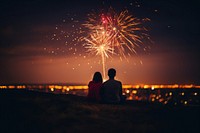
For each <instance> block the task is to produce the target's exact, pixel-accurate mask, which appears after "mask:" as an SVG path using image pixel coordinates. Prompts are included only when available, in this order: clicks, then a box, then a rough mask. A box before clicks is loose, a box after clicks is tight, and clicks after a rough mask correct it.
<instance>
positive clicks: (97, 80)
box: [92, 72, 103, 83]
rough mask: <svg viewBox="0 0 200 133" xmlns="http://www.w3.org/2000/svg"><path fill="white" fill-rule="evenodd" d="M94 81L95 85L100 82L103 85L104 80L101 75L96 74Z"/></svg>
mask: <svg viewBox="0 0 200 133" xmlns="http://www.w3.org/2000/svg"><path fill="white" fill-rule="evenodd" d="M92 81H94V82H95V83H98V82H100V83H102V82H103V79H102V76H101V73H100V72H95V73H94V76H93V79H92Z"/></svg>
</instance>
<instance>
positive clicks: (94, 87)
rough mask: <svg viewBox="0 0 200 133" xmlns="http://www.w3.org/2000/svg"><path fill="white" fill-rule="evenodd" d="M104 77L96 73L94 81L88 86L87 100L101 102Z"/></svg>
mask: <svg viewBox="0 0 200 133" xmlns="http://www.w3.org/2000/svg"><path fill="white" fill-rule="evenodd" d="M102 82H103V79H102V75H101V73H100V72H95V73H94V76H93V79H92V81H90V82H89V84H88V95H87V98H88V99H89V100H91V101H100V88H101V86H102Z"/></svg>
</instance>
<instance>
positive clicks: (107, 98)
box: [101, 68, 123, 103]
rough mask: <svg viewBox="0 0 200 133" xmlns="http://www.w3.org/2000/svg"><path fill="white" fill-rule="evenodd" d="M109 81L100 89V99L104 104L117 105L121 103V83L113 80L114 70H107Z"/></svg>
mask: <svg viewBox="0 0 200 133" xmlns="http://www.w3.org/2000/svg"><path fill="white" fill-rule="evenodd" d="M108 76H109V79H108V80H107V81H106V82H104V83H103V85H102V88H101V97H102V100H103V102H106V103H119V102H120V101H122V99H123V98H122V83H121V82H120V81H117V80H115V79H114V78H115V76H116V70H115V69H113V68H111V69H109V70H108Z"/></svg>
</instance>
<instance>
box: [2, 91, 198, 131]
mask: <svg viewBox="0 0 200 133" xmlns="http://www.w3.org/2000/svg"><path fill="white" fill-rule="evenodd" d="M199 112H200V108H199V107H170V106H163V105H158V104H151V103H146V102H127V103H125V104H121V105H107V104H98V103H92V102H88V101H87V100H86V99H85V98H84V97H78V96H73V95H55V94H47V93H41V92H32V91H27V90H0V133H7V132H11V133H16V132H20V133H22V132H27V133H40V132H43V133H46V132H47V133H62V132H63V133H65V132H73V133H74V132H89V133H90V132H95V133H98V132H99V133H100V132H101V133H102V132H110V133H112V132H123V133H124V132H127V133H129V132H131V133H172V132H173V133H199V132H200V127H199V126H200V117H199V116H200V114H199Z"/></svg>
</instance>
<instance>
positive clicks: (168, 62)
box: [0, 0, 200, 84]
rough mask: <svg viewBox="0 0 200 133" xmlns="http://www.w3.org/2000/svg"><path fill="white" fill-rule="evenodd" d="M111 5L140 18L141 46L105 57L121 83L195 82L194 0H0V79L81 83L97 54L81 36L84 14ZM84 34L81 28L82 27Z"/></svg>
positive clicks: (95, 66) (199, 79)
mask: <svg viewBox="0 0 200 133" xmlns="http://www.w3.org/2000/svg"><path fill="white" fill-rule="evenodd" d="M110 7H112V8H113V9H114V10H115V11H116V12H121V11H124V10H126V9H127V10H128V11H129V13H130V14H132V15H133V16H135V17H137V18H139V19H144V18H149V19H150V20H151V21H149V22H147V23H145V27H146V28H147V29H148V34H149V35H150V37H151V41H149V42H148V41H144V46H145V48H147V50H146V51H143V50H140V49H139V50H138V54H134V53H131V56H128V57H127V59H122V60H121V59H120V58H119V57H117V56H114V57H112V58H108V59H106V68H107V69H108V68H111V67H113V68H116V70H117V79H119V80H121V81H122V83H124V84H200V71H199V68H200V63H199V57H200V52H199V50H200V45H199V41H200V24H199V20H200V19H199V12H200V8H199V7H200V2H199V1H198V0H191V1H183V0H82V1H81V0H71V1H69V0H66V1H59V0H57V1H51V0H29V1H27V0H19V1H16V0H4V1H1V2H0V18H1V19H0V62H1V65H0V84H10V83H83V84H87V83H88V82H89V80H91V78H92V76H93V73H94V72H96V71H100V72H102V65H101V57H100V56H95V55H91V54H89V53H87V52H86V51H87V50H86V49H85V48H84V47H83V44H82V42H80V41H77V40H79V38H80V34H79V33H80V30H81V29H82V24H84V23H85V21H86V20H87V14H89V13H91V12H95V13H97V14H98V13H100V12H104V11H106V10H108V9H109V8H110ZM84 34H86V33H84Z"/></svg>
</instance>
